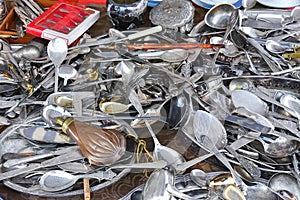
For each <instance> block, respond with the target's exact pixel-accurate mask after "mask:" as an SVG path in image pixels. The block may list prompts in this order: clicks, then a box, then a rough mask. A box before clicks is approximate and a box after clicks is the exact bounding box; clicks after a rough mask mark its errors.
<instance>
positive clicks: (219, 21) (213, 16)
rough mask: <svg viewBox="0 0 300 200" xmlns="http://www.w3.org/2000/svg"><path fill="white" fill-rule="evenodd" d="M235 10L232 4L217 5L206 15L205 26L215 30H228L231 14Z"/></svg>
mask: <svg viewBox="0 0 300 200" xmlns="http://www.w3.org/2000/svg"><path fill="white" fill-rule="evenodd" d="M234 10H235V7H234V6H233V5H232V4H229V3H221V4H217V5H215V6H214V7H212V8H211V9H210V10H209V11H208V12H207V13H206V14H205V17H204V21H205V24H206V25H207V26H209V27H212V28H215V29H226V28H227V24H228V21H229V18H230V16H231V13H232V12H233V11H234Z"/></svg>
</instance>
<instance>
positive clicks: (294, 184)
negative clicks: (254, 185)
mask: <svg viewBox="0 0 300 200" xmlns="http://www.w3.org/2000/svg"><path fill="white" fill-rule="evenodd" d="M268 186H269V187H270V188H271V189H272V190H274V191H276V192H281V191H286V192H288V193H289V194H291V195H292V196H293V197H295V198H293V199H300V186H299V184H298V181H297V179H296V178H295V177H294V176H292V175H290V174H286V173H277V174H274V175H273V176H272V177H271V178H270V180H269V183H268Z"/></svg>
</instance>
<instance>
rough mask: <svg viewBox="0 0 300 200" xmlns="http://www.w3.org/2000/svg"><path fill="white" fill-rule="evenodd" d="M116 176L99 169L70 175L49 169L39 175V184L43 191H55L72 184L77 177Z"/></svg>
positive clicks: (107, 178) (102, 177) (111, 172)
mask: <svg viewBox="0 0 300 200" xmlns="http://www.w3.org/2000/svg"><path fill="white" fill-rule="evenodd" d="M115 176H116V173H114V172H113V171H111V170H109V171H100V172H97V173H94V174H83V175H72V174H70V173H68V172H65V171H62V170H51V171H48V172H46V173H45V174H44V175H42V176H41V179H40V181H39V184H40V186H41V188H42V190H44V191H48V192H57V191H61V190H65V189H67V188H69V187H71V186H72V185H74V184H75V183H76V182H77V180H78V179H83V178H91V179H98V180H99V181H100V180H103V179H105V180H111V179H112V178H113V177H115Z"/></svg>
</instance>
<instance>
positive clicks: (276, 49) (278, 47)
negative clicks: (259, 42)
mask: <svg viewBox="0 0 300 200" xmlns="http://www.w3.org/2000/svg"><path fill="white" fill-rule="evenodd" d="M265 45H266V49H267V50H268V51H270V52H271V53H275V54H279V53H284V52H286V51H288V50H289V48H288V47H285V46H284V45H282V44H280V43H279V42H276V41H274V40H267V41H266V44H265Z"/></svg>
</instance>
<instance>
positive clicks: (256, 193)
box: [246, 183, 278, 200]
mask: <svg viewBox="0 0 300 200" xmlns="http://www.w3.org/2000/svg"><path fill="white" fill-rule="evenodd" d="M246 197H247V200H257V199H260V200H269V199H278V195H277V194H276V193H274V192H273V191H272V190H271V188H269V187H268V186H266V185H265V184H262V183H255V184H254V185H251V186H247V195H246Z"/></svg>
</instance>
